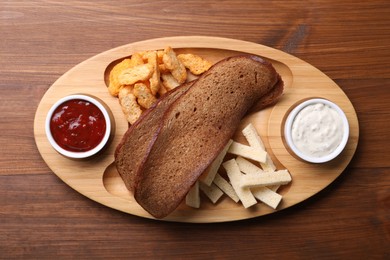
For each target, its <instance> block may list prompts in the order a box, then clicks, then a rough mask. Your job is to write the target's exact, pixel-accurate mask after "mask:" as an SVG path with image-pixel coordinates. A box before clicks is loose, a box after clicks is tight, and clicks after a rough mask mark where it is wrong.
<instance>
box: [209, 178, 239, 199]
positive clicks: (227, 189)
mask: <svg viewBox="0 0 390 260" xmlns="http://www.w3.org/2000/svg"><path fill="white" fill-rule="evenodd" d="M213 182H214V184H215V185H217V186H218V187H219V188H220V189H221V190H222V191H223V192H224V193H225V194H226V195H228V196H229V197H230V198H231V199H232V200H234V202H236V203H237V202H239V201H240V198H239V197H238V196H237V193H236V192H235V191H234V189H233V187H232V185H230V183H229V182H228V181H227V180H225V179H224V178H223V177H222V176H221V175H219V174H218V173H217V174H216V175H215V178H214V181H213Z"/></svg>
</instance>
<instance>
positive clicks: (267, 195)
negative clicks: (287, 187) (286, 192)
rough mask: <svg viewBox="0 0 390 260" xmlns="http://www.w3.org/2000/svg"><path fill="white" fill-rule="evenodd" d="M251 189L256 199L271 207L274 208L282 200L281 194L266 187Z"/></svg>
mask: <svg viewBox="0 0 390 260" xmlns="http://www.w3.org/2000/svg"><path fill="white" fill-rule="evenodd" d="M251 191H252V194H253V195H254V196H255V198H256V199H258V200H260V201H261V202H263V203H264V204H266V205H268V206H270V207H271V208H273V209H276V208H277V207H278V205H279V203H280V201H281V200H282V195H280V194H278V193H276V192H274V191H272V190H271V189H269V188H267V187H257V188H252V189H251Z"/></svg>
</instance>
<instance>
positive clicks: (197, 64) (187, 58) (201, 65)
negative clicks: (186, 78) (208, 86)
mask: <svg viewBox="0 0 390 260" xmlns="http://www.w3.org/2000/svg"><path fill="white" fill-rule="evenodd" d="M177 58H178V59H179V60H180V61H181V62H182V63H183V64H184V66H185V67H186V68H187V69H189V70H190V71H191V73H193V74H194V75H200V74H202V73H203V72H205V71H207V70H208V69H209V68H210V67H211V63H210V62H209V61H207V60H205V59H203V58H202V57H200V56H198V55H194V54H179V55H178V56H177Z"/></svg>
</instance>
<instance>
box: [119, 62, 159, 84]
mask: <svg viewBox="0 0 390 260" xmlns="http://www.w3.org/2000/svg"><path fill="white" fill-rule="evenodd" d="M152 73H153V67H152V65H150V64H142V65H138V66H135V67H132V68H129V69H125V70H123V71H122V72H121V73H120V74H119V77H118V81H119V83H120V84H121V85H132V84H134V83H136V82H138V81H144V80H148V79H149V78H150V77H151V76H152Z"/></svg>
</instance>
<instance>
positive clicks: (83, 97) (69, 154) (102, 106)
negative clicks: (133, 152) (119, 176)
mask: <svg viewBox="0 0 390 260" xmlns="http://www.w3.org/2000/svg"><path fill="white" fill-rule="evenodd" d="M74 99H81V100H85V101H88V102H90V103H92V104H94V105H95V106H96V107H97V108H98V109H99V110H100V111H101V112H102V114H103V116H104V120H105V122H106V131H105V133H104V136H103V139H102V140H101V141H100V143H99V144H98V145H97V146H96V147H94V148H93V149H91V150H87V151H82V152H72V151H68V150H65V149H64V148H62V147H61V146H59V145H58V144H57V142H56V141H55V140H54V138H53V135H52V133H51V130H50V121H51V118H52V116H53V113H54V111H55V110H56V109H57V108H58V107H59V106H60V105H61V104H63V103H64V102H66V101H69V100H74ZM112 129H113V118H112V116H111V112H110V110H109V108H108V107H107V106H106V105H105V104H104V103H103V102H102V101H101V100H100V99H98V98H96V97H93V96H90V95H85V94H74V95H69V96H66V97H63V98H61V99H60V100H58V101H57V102H56V103H55V104H54V105H53V106H52V107H51V108H50V110H49V112H48V113H47V116H46V121H45V131H46V136H47V138H48V140H49V142H50V144H51V146H52V147H53V148H54V149H55V150H56V151H57V152H58V153H60V154H62V155H63V156H65V157H68V158H72V159H83V158H88V157H91V156H93V155H96V154H97V153H99V152H100V151H101V150H102V149H103V148H104V147H105V146H106V145H107V143H108V141H109V139H110V136H111V131H112Z"/></svg>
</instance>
